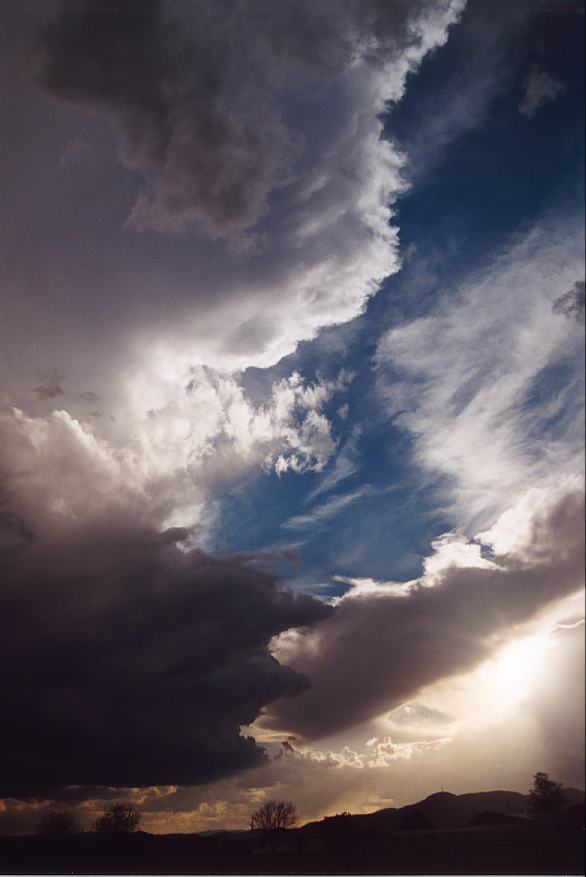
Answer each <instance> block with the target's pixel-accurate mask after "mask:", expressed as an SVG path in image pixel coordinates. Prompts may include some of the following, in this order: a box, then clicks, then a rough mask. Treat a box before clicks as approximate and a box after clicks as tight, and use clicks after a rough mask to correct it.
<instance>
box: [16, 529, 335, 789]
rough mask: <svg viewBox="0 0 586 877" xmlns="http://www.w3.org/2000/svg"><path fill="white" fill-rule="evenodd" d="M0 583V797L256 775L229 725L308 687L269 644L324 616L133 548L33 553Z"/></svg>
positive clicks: (254, 576) (256, 575)
mask: <svg viewBox="0 0 586 877" xmlns="http://www.w3.org/2000/svg"><path fill="white" fill-rule="evenodd" d="M167 535H169V534H167ZM178 535H179V536H181V535H184V534H182V533H178V532H175V533H172V534H171V536H173V538H176V537H177V536H178ZM1 579H2V590H1V592H0V619H1V620H0V625H1V633H0V679H1V689H2V701H1V710H0V712H1V723H0V778H1V779H0V796H13V795H19V796H25V797H26V796H28V795H30V796H37V795H39V794H42V793H43V792H44V791H45V792H46V791H48V790H52V791H51V794H52V795H53V796H55V789H57V788H59V787H63V786H67V785H88V786H90V785H93V786H146V785H158V784H184V783H193V784H197V783H203V782H206V781H209V780H211V779H214V778H218V777H221V776H225V775H228V774H231V773H233V772H235V771H238V770H240V769H243V768H247V767H250V766H253V765H255V764H258V763H259V762H260V761H261V760H262V759H263V757H264V754H263V750H262V749H261V748H260V747H259V746H257V744H256V743H255V741H254V740H253V739H252V738H250V737H249V738H245V737H243V736H240V734H239V727H240V725H246V724H249V723H250V722H252V721H253V720H254V718H255V717H256V716H257V715H258V712H259V710H260V709H261V708H262V707H263V706H264V705H266V704H267V703H269V702H271V701H273V700H275V699H276V698H278V697H283V696H289V695H295V694H298V693H299V692H301V691H303V690H305V689H306V688H307V686H308V681H307V679H306V678H305V677H304V676H302V675H301V674H299V673H297V672H295V671H293V670H291V669H289V668H286V667H283V666H281V665H279V663H278V662H277V661H276V660H275V659H274V658H273V657H271V655H270V654H269V652H268V644H269V641H270V639H271V637H273V636H274V635H275V634H277V633H279V632H280V631H283V630H286V629H288V628H290V627H292V626H293V627H294V626H298V625H308V624H312V623H314V622H317V621H319V620H320V619H323V618H324V617H326V616H327V615H328V614H329V611H331V610H329V609H328V607H326V606H325V605H323V604H321V603H320V602H318V601H317V600H315V599H313V598H311V597H308V596H303V595H294V594H292V593H289V592H287V591H284V590H280V589H279V588H278V587H277V586H276V584H275V579H274V577H273V576H271V575H269V574H268V573H266V572H262V571H259V570H254V569H252V568H250V566H247V565H246V564H244V563H243V562H242V560H241V559H239V558H231V557H228V558H224V559H212V558H209V557H206V556H204V555H203V554H201V553H198V552H192V553H190V554H184V553H182V552H180V551H179V550H178V549H177V548H176V547H175V545H174V544H172V543H170V541H169V538H162V537H161V536H158V535H154V534H149V533H145V532H137V533H129V532H128V531H126V533H125V535H122V536H121V535H113V534H106V533H105V532H103V533H101V534H100V535H99V536H97V535H95V534H93V535H89V534H88V535H85V536H79V535H78V537H77V538H76V539H68V538H64V539H63V540H59V539H56V540H55V543H54V544H52V545H48V544H42V542H41V540H38V541H37V542H34V543H33V544H31V545H29V546H25V547H24V548H23V549H22V550H20V551H18V552H17V551H13V552H11V553H8V554H5V555H4V557H3V559H2V574H1Z"/></svg>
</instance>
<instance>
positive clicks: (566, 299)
mask: <svg viewBox="0 0 586 877" xmlns="http://www.w3.org/2000/svg"><path fill="white" fill-rule="evenodd" d="M585 298H586V296H585V284H584V281H583V280H576V282H575V283H574V285H573V287H572V288H571V289H569V290H568V291H567V292H564V293H563V295H560V297H559V298H557V299H556V300H555V302H554V303H553V307H552V310H553V312H554V314H564V315H565V316H566V317H574V319H575V320H577V321H578V322H580V321H581V320H583V319H584V306H585Z"/></svg>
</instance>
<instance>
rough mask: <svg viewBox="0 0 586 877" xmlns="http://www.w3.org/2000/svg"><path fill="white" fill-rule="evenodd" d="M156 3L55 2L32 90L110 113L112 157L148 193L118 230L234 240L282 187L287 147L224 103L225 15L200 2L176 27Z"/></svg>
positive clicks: (278, 127)
mask: <svg viewBox="0 0 586 877" xmlns="http://www.w3.org/2000/svg"><path fill="white" fill-rule="evenodd" d="M169 8H170V5H169V4H167V3H164V2H162V0H111V2H108V3H107V4H104V3H103V2H102V0H83V2H79V3H71V2H64V3H62V4H61V5H60V7H59V11H58V12H57V13H56V14H54V15H53V16H52V17H50V18H49V19H48V20H47V21H45V22H44V24H43V26H42V27H41V28H40V29H39V33H38V40H37V48H38V50H39V52H40V57H41V63H40V74H39V81H40V83H41V84H42V85H43V86H44V87H45V88H46V89H47V90H48V91H49V92H50V93H52V94H53V95H55V96H57V97H60V98H62V99H65V100H69V101H72V102H74V103H77V104H80V105H85V106H88V107H92V106H96V107H103V108H105V109H106V110H108V111H110V112H111V113H112V114H113V115H114V117H115V118H116V120H117V121H118V124H119V126H120V130H121V146H120V158H121V160H122V162H123V163H124V164H125V165H126V166H127V167H128V168H130V169H132V170H135V171H139V172H141V173H143V174H144V175H145V176H146V177H147V178H148V179H149V180H150V182H149V183H147V186H146V188H145V189H144V190H143V191H142V192H141V193H140V194H139V196H138V200H137V202H136V204H135V206H134V208H133V210H132V213H131V215H130V217H129V219H128V224H129V225H130V226H131V227H133V228H136V229H139V230H140V229H145V228H152V229H156V230H159V231H165V232H178V231H181V230H183V229H184V228H185V227H186V226H189V225H192V226H196V227H197V228H198V229H199V230H200V231H203V232H204V233H205V234H208V235H209V236H211V237H212V238H216V237H217V238H226V239H229V240H231V241H238V240H240V241H241V242H242V240H243V239H244V238H245V237H246V233H247V232H248V230H250V229H251V228H252V227H253V226H254V225H255V224H256V223H257V221H258V220H259V218H260V217H261V216H262V214H263V213H264V211H265V208H266V199H267V196H268V194H269V192H270V191H271V189H272V188H273V187H274V186H278V185H279V184H280V183H282V182H283V181H284V180H285V178H286V177H287V176H288V160H289V158H290V150H291V140H290V138H289V135H288V132H287V131H286V129H285V127H284V126H283V124H282V122H281V120H280V118H279V117H278V115H277V114H276V113H275V112H273V111H272V110H271V109H270V108H269V107H268V106H266V105H264V104H263V102H262V100H257V99H255V100H254V101H252V102H251V103H250V104H249V105H248V106H247V107H245V108H244V109H239V110H238V111H236V110H231V109H229V108H228V107H227V106H226V105H225V103H224V101H223V95H222V90H223V85H224V79H225V75H226V71H227V69H228V67H229V63H230V42H231V40H232V41H233V39H234V34H233V33H232V35H230V27H231V26H232V27H233V26H234V22H233V20H232V17H231V16H230V15H229V14H228V10H227V9H226V7H224V5H222V13H223V15H216V17H215V18H214V16H213V14H212V12H211V9H210V8H206V6H205V5H204V4H202V3H199V2H196V3H193V4H190V5H189V7H188V9H187V16H186V15H185V10H184V14H183V18H181V17H180V15H179V13H180V11H181V10H180V9H178V8H177V7H176V8H175V10H174V12H175V13H176V15H175V17H173V16H172V15H171V14H170V11H169Z"/></svg>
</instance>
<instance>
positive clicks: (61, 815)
mask: <svg viewBox="0 0 586 877" xmlns="http://www.w3.org/2000/svg"><path fill="white" fill-rule="evenodd" d="M78 831H79V826H78V824H77V820H76V819H75V816H74V815H73V813H69V811H67V810H52V811H51V812H50V813H46V814H45V815H44V816H43V817H42V819H41V821H40V822H39V824H38V825H37V833H38V834H42V835H44V836H45V837H63V836H64V835H67V834H76V833H77V832H78Z"/></svg>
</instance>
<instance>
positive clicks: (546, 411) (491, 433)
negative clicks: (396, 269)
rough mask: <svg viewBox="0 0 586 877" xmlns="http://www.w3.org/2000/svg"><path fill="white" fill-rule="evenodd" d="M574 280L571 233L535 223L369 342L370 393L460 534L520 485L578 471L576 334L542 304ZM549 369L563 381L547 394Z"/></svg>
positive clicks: (578, 249)
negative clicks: (422, 311)
mask: <svg viewBox="0 0 586 877" xmlns="http://www.w3.org/2000/svg"><path fill="white" fill-rule="evenodd" d="M582 273H583V248H582V232H581V228H580V227H579V226H577V225H576V224H573V223H571V222H570V223H559V224H558V225H550V226H547V225H544V226H542V227H537V228H535V229H534V230H533V231H532V232H531V233H530V234H528V235H527V236H526V237H525V238H523V239H522V240H519V241H518V242H516V243H514V244H513V245H512V246H511V248H510V249H509V250H508V251H506V252H504V253H503V254H502V255H501V256H500V257H499V258H497V259H496V260H495V261H494V262H493V263H492V264H490V265H489V266H488V267H487V268H486V269H484V270H483V271H480V272H476V273H475V274H474V275H473V276H472V277H470V278H469V279H468V280H467V281H465V282H464V283H463V284H462V285H461V286H460V288H459V289H457V290H450V294H449V296H447V295H446V297H445V298H444V300H443V301H442V302H441V304H440V305H439V306H438V307H437V308H436V309H435V310H434V311H433V312H432V313H431V314H430V315H429V316H426V317H423V318H420V319H416V320H414V321H412V322H410V323H406V324H404V325H401V326H398V327H396V328H394V329H391V330H390V331H389V332H387V333H386V334H385V335H384V336H383V337H382V339H381V341H380V342H379V346H378V352H377V363H378V369H379V386H380V389H381V395H382V397H383V399H385V400H386V404H387V405H388V410H389V412H390V413H391V415H392V416H393V417H394V420H395V423H396V424H398V425H400V426H402V427H403V428H404V429H406V430H407V431H408V432H409V433H411V434H412V436H413V439H414V458H415V460H416V462H417V463H418V464H419V465H420V466H421V467H423V469H425V470H427V472H428V473H429V474H430V476H436V477H437V476H443V477H445V478H447V480H446V481H444V483H443V487H442V491H443V493H444V494H445V495H447V510H448V512H449V513H450V514H451V516H452V519H453V521H454V523H455V524H457V525H460V526H463V527H465V528H466V530H467V532H468V533H471V532H474V529H475V528H477V527H482V526H487V525H490V524H491V523H492V521H493V520H494V518H495V515H498V514H499V513H500V512H502V511H504V509H505V508H506V507H508V506H509V505H510V504H511V500H512V498H514V497H515V496H516V495H518V494H520V493H521V492H523V491H524V490H525V489H526V487H527V484H531V485H533V486H538V485H539V484H543V485H548V484H553V483H555V482H556V481H558V480H559V479H560V478H561V477H563V475H564V474H571V473H572V472H574V471H579V468H580V459H581V447H582V441H581V423H582V418H583V401H582V392H581V388H582V380H583V378H582V368H581V355H580V350H581V345H582V343H583V337H582V332H581V330H580V328H579V327H578V326H577V325H574V324H573V323H572V322H571V321H569V320H567V319H565V318H564V317H563V315H556V314H552V303H553V302H554V301H555V300H556V299H557V297H558V296H559V294H560V292H563V291H565V290H567V289H568V288H569V287H571V286H572V284H573V283H574V281H575V279H576V277H577V276H578V277H579V276H581V275H582ZM554 366H564V367H565V368H566V369H569V371H570V377H568V378H567V379H566V380H565V382H564V385H563V386H562V387H560V388H557V389H555V390H552V389H551V387H550V386H549V384H548V382H550V381H551V380H552V378H551V377H549V376H548V369H551V368H552V367H554ZM540 381H542V382H543V386H542V389H541V390H540V383H539V382H540ZM543 387H545V389H543Z"/></svg>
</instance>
